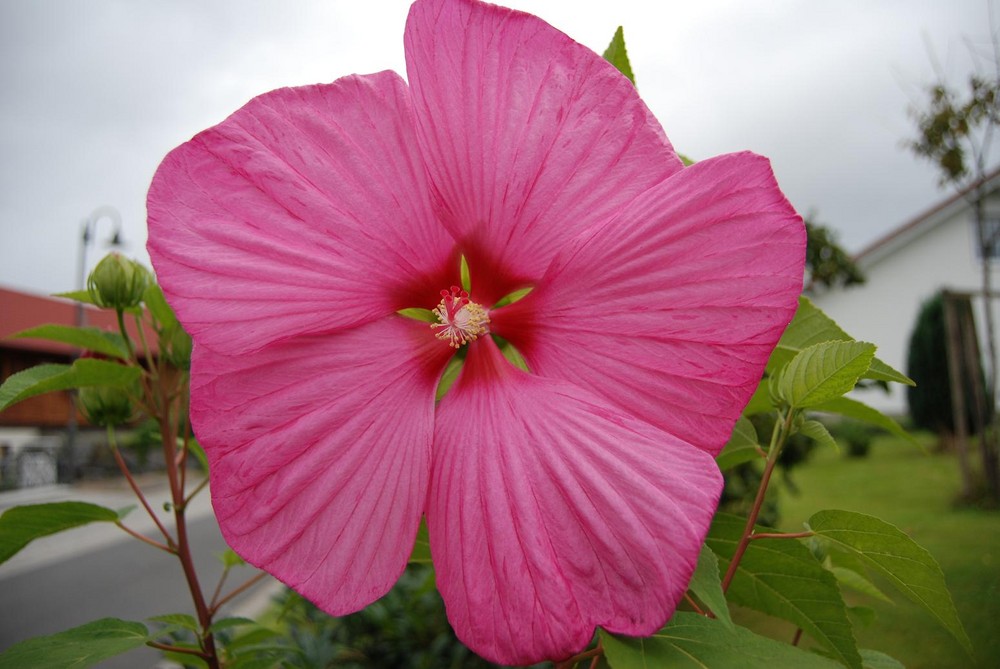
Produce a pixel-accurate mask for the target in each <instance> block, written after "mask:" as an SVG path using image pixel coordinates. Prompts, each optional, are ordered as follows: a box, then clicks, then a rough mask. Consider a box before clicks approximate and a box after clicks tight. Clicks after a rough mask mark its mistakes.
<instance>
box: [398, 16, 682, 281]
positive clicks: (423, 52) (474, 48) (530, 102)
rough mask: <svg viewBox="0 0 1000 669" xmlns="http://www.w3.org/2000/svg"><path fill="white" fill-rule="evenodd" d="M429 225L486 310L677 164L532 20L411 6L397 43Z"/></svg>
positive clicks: (619, 95) (632, 99) (652, 126)
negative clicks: (435, 216)
mask: <svg viewBox="0 0 1000 669" xmlns="http://www.w3.org/2000/svg"><path fill="white" fill-rule="evenodd" d="M404 43H405V46H406V62H407V68H406V69H407V76H408V79H409V82H410V90H411V91H412V93H413V100H414V109H415V113H416V120H417V136H418V138H419V141H420V147H421V150H422V152H423V154H424V158H425V160H426V162H427V166H428V171H429V173H430V177H431V182H432V187H433V189H434V194H435V196H436V205H437V207H438V209H439V215H440V217H441V220H442V222H444V224H445V225H446V226H447V227H448V229H449V230H451V231H452V233H453V235H454V236H455V238H456V239H458V240H459V241H460V242H461V243H462V245H463V252H464V253H465V254H466V255H467V256H468V258H469V260H470V269H471V271H472V272H473V287H474V288H475V290H476V294H477V295H479V296H483V295H485V296H486V297H483V299H484V300H487V301H493V300H495V299H497V298H499V297H502V296H503V294H506V293H507V292H509V291H510V290H513V289H514V288H516V287H519V285H523V284H525V283H534V282H535V281H537V280H538V279H539V278H540V277H541V276H542V274H543V273H544V271H545V269H546V267H548V265H549V262H550V261H551V259H552V257H553V256H554V254H555V253H556V252H557V251H558V250H559V249H560V248H561V247H562V246H563V245H564V244H566V243H567V242H568V241H569V240H570V239H572V238H573V236H574V235H576V234H577V233H579V232H580V231H582V230H584V229H586V228H587V227H589V226H591V225H593V224H594V223H596V222H601V221H604V220H607V219H608V218H610V217H611V216H613V215H614V214H615V213H617V212H618V211H619V210H620V209H621V208H622V206H623V205H624V204H625V203H627V202H629V201H630V200H631V199H632V198H634V197H635V196H636V195H637V194H638V193H641V192H643V191H644V190H646V189H647V188H649V187H650V186H651V185H653V184H655V183H657V182H659V181H661V180H662V179H664V178H666V177H667V176H669V175H670V174H672V173H674V172H676V171H677V170H679V169H681V162H680V160H679V159H678V158H677V156H676V154H675V153H674V151H673V149H672V147H671V146H670V143H669V142H668V141H667V138H666V137H665V136H664V134H663V131H662V129H661V128H660V125H659V124H658V123H657V121H656V119H655V118H654V117H653V115H652V114H651V113H650V111H649V109H647V108H646V105H645V104H644V103H643V102H642V100H641V99H640V98H639V95H638V94H637V93H636V90H635V87H634V86H633V85H632V84H631V83H630V82H629V81H628V80H627V79H626V78H625V77H623V76H622V75H621V74H620V73H619V72H618V71H617V70H615V69H614V67H612V66H611V65H610V64H609V63H607V62H606V61H605V60H604V59H603V58H601V57H600V56H598V55H597V54H595V53H594V52H592V51H590V50H589V49H587V48H586V47H584V46H582V45H580V44H577V43H576V42H574V41H573V40H571V39H570V38H569V37H567V36H566V35H564V34H563V33H561V32H559V31H558V30H556V29H555V28H553V27H551V26H549V25H548V24H546V23H545V22H544V21H542V20H541V19H538V18H537V17H534V16H531V15H529V14H524V13H521V12H518V11H513V10H510V9H506V8H503V7H496V6H494V5H489V4H486V3H481V2H476V1H474V0H462V1H458V2H455V1H446V0H418V1H417V2H415V3H414V4H413V6H412V8H411V9H410V15H409V18H408V20H407V24H406V33H405V36H404Z"/></svg>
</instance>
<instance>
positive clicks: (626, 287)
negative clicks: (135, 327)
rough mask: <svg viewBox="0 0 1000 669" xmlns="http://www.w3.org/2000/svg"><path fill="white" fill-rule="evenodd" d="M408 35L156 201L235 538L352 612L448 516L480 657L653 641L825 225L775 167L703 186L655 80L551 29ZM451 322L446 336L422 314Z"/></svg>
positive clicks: (199, 165)
mask: <svg viewBox="0 0 1000 669" xmlns="http://www.w3.org/2000/svg"><path fill="white" fill-rule="evenodd" d="M404 43H405V49H406V62H407V74H408V76H409V85H407V83H406V82H404V81H403V80H402V79H401V78H400V77H399V76H397V75H396V74H394V73H392V72H381V73H379V74H373V75H367V76H351V77H345V78H343V79H339V80H337V81H335V82H334V83H332V84H326V85H317V86H307V87H302V88H286V89H280V90H276V91H272V92H270V93H266V94H264V95H262V96H260V97H258V98H255V99H254V100H252V101H250V102H249V103H248V104H247V105H246V106H245V107H243V108H242V109H240V110H239V111H237V112H236V113H235V114H233V115H232V116H231V117H229V118H228V119H226V120H225V121H224V122H222V123H221V124H219V125H217V126H215V127H213V128H210V129H209V130H206V131H204V132H202V133H201V134H199V135H197V136H196V137H195V138H194V139H192V140H191V141H190V142H188V143H186V144H184V145H182V146H180V147H178V148H177V149H175V150H174V151H172V152H171V153H170V154H169V155H168V156H167V158H166V159H165V160H164V162H163V164H162V165H161V166H160V168H159V170H158V171H157V173H156V176H155V178H154V180H153V184H152V187H151V188H150V192H149V201H148V209H149V253H150V256H151V257H152V259H153V263H154V265H155V267H156V270H157V274H158V276H159V279H160V281H161V283H162V285H163V289H164V291H165V293H166V294H167V296H168V299H169V300H170V302H171V304H173V306H174V308H175V309H176V310H177V313H178V315H179V317H180V319H181V321H182V322H183V323H184V325H185V327H186V328H187V329H188V330H189V332H190V333H191V335H192V337H193V338H194V341H195V351H194V357H193V361H192V381H191V385H192V407H191V418H192V421H193V424H194V426H195V429H196V432H197V434H198V438H199V439H200V441H201V443H202V444H203V445H204V447H205V450H206V451H207V453H208V456H209V459H210V461H211V477H212V498H213V503H214V506H215V510H216V513H217V515H218V518H219V522H220V524H221V527H222V530H223V533H224V535H225V537H226V540H227V541H228V542H229V544H230V545H231V546H232V547H233V548H234V549H235V550H236V551H237V552H238V553H240V554H241V555H242V556H244V557H245V558H246V559H247V560H248V561H250V562H251V563H253V564H255V565H258V566H260V567H262V568H264V569H266V570H268V571H270V572H271V573H272V574H274V575H275V576H277V577H278V578H279V579H281V580H282V581H284V582H285V583H287V584H288V585H290V586H291V587H293V588H295V589H296V590H298V591H299V592H301V593H302V594H304V595H305V596H307V597H309V598H310V599H312V600H313V601H315V602H316V603H317V604H318V605H320V606H321V607H322V608H324V609H325V610H327V611H329V612H330V613H332V614H344V613H347V612H350V611H354V610H357V609H359V608H361V607H364V606H365V605H367V604H369V603H370V602H372V601H374V600H375V599H377V598H378V597H380V596H381V595H383V594H384V593H385V592H386V591H387V590H388V589H389V588H390V587H391V586H392V585H393V583H394V582H395V581H396V580H397V578H398V577H399V574H400V573H401V571H402V570H403V568H404V566H405V564H406V561H407V558H408V556H409V554H410V551H411V548H412V546H413V542H414V537H415V535H416V532H417V529H418V526H419V523H420V520H421V517H426V520H427V525H428V528H429V534H430V543H431V552H432V555H433V559H434V565H435V569H436V575H437V582H438V587H439V589H440V591H441V594H442V596H443V598H444V601H445V604H446V606H447V612H448V617H449V619H450V621H451V623H452V625H453V626H454V628H455V630H456V632H457V633H458V636H459V637H460V638H461V639H462V640H463V641H464V642H465V643H466V644H468V645H469V646H470V647H471V648H472V649H473V650H475V651H476V652H477V653H479V654H480V655H482V656H484V657H486V658H489V659H490V660H493V661H496V662H501V663H505V664H519V663H530V662H535V661H538V660H541V659H544V658H553V659H559V658H564V657H566V656H568V655H570V654H572V653H573V652H575V651H578V650H580V649H581V648H582V647H584V646H585V645H586V644H587V643H588V642H589V641H590V639H591V637H592V635H593V632H594V628H595V626H602V627H604V628H605V629H608V630H610V631H612V632H618V633H623V634H632V635H648V634H650V633H652V632H654V631H655V630H656V629H658V628H659V627H660V626H661V625H663V623H664V622H665V621H666V620H667V619H668V618H669V617H670V615H671V613H672V612H673V610H674V607H675V605H676V602H677V601H678V600H679V599H680V598H681V596H682V595H683V593H684V590H685V588H686V587H687V583H688V580H689V579H690V576H691V573H692V570H693V569H694V565H695V562H696V559H697V555H698V552H699V548H700V546H701V543H702V541H703V539H704V535H705V533H706V531H707V528H708V524H709V521H710V520H711V517H712V515H713V512H714V510H715V506H716V503H717V500H718V495H719V491H720V486H721V477H720V475H719V471H718V469H717V467H716V465H715V462H714V460H713V455H715V454H716V453H717V452H718V451H719V449H720V448H721V447H722V445H723V444H724V443H725V441H726V439H727V437H728V435H729V433H730V431H731V429H732V426H733V423H734V421H735V420H736V418H737V417H738V415H739V413H740V411H741V410H742V408H743V406H744V405H745V403H746V402H747V400H748V398H749V396H750V394H751V393H752V392H753V390H754V388H755V387H756V385H757V382H758V380H759V378H760V375H761V370H762V368H763V365H764V363H765V361H766V360H767V358H768V355H769V354H770V352H771V349H772V348H773V346H774V344H775V342H776V341H777V339H778V337H779V336H780V334H781V332H782V330H783V329H784V327H785V326H786V325H787V323H788V321H789V320H790V318H791V316H792V314H793V312H794V310H795V306H796V296H797V295H798V293H799V291H800V290H801V286H802V268H803V256H804V252H803V251H804V245H805V234H804V230H803V227H802V223H801V219H800V218H799V217H798V216H797V215H796V214H795V212H794V211H793V209H792V208H791V206H790V205H789V204H788V202H787V201H786V199H785V197H784V196H783V195H782V193H781V191H780V190H779V189H778V187H777V185H776V183H775V181H774V177H773V175H772V173H771V169H770V167H769V164H768V162H767V161H766V160H765V159H763V158H760V157H758V156H755V155H752V154H749V153H741V154H735V155H726V156H722V157H719V158H714V159H711V160H705V161H704V162H701V163H698V164H697V165H694V166H692V167H687V168H684V167H683V166H682V163H681V161H680V160H679V159H678V157H677V155H676V154H675V152H674V151H673V149H672V147H671V145H670V143H669V142H668V141H667V138H666V137H665V136H664V134H663V131H662V130H661V128H660V126H659V125H658V123H657V122H656V120H655V119H654V118H653V116H652V114H651V113H650V112H649V110H648V109H647V108H646V107H645V105H644V104H643V103H642V101H641V100H640V99H639V97H638V95H637V94H636V91H635V89H634V88H633V87H632V85H631V84H630V83H629V82H628V81H627V80H626V79H625V78H624V77H622V76H621V75H620V74H619V73H618V72H617V71H615V70H614V68H612V67H611V66H610V65H609V64H608V63H606V62H604V61H603V60H602V59H601V58H600V57H598V56H597V55H595V54H594V53H593V52H591V51H589V50H588V49H586V48H584V47H582V46H580V45H579V44H577V43H575V42H573V41H572V40H571V39H569V38H568V37H566V36H565V35H563V34H562V33H560V32H558V31H557V30H555V29H553V28H551V27H550V26H548V25H547V24H545V23H544V22H542V21H541V20H539V19H537V18H535V17H533V16H530V15H527V14H523V13H520V12H516V11H511V10H507V9H503V8H499V7H494V6H492V5H487V4H482V3H479V2H476V1H475V0H418V1H417V2H416V3H415V4H414V5H413V7H412V9H411V10H410V15H409V18H408V21H407V25H406V32H405V36H404ZM462 256H464V257H465V258H466V260H467V261H468V266H469V272H470V276H471V291H470V293H471V294H468V295H466V294H463V293H460V292H459V291H458V290H457V289H456V290H452V288H451V287H452V286H454V285H457V284H460V270H459V267H460V258H461V257H462ZM526 287H531V288H533V290H532V291H531V292H530V294H528V295H527V297H525V298H524V299H521V300H520V301H517V302H515V303H513V304H510V305H508V306H503V307H500V308H496V307H495V306H494V305H495V304H496V303H497V302H498V301H499V300H500V299H501V298H502V297H503V296H505V295H508V294H510V293H511V292H513V291H516V290H519V289H523V288H526ZM442 291H443V293H444V294H443V295H442ZM435 305H437V313H438V314H439V315H440V319H441V322H440V323H439V324H438V326H437V327H428V324H427V323H422V322H418V321H416V320H413V319H409V318H404V317H402V316H400V315H399V314H398V313H397V312H398V311H399V310H401V309H404V308H414V307H418V308H424V309H432V308H435ZM495 337H501V338H502V340H506V341H507V342H510V343H511V344H512V345H513V346H514V347H516V349H517V350H518V351H519V352H520V353H521V354H522V355H523V357H524V359H525V360H526V362H527V365H528V367H529V369H530V373H526V372H524V371H521V370H520V369H517V368H515V367H514V366H512V365H511V364H510V363H509V362H507V360H506V358H505V357H504V355H503V354H502V353H501V350H500V349H499V348H498V344H497V341H498V340H497V339H495ZM502 340H500V341H502ZM466 342H467V343H466ZM459 346H460V347H461V351H462V352H464V354H465V360H464V366H463V368H462V370H461V374H460V376H459V378H458V380H457V382H456V383H455V385H454V386H452V388H451V389H450V391H449V392H448V393H447V394H446V395H445V397H444V398H443V399H442V400H441V401H440V402H439V403H435V390H436V388H437V386H438V382H439V379H440V378H441V375H442V371H443V370H444V368H445V365H446V364H447V363H448V361H449V359H450V358H451V357H452V356H453V355H455V354H456V347H459Z"/></svg>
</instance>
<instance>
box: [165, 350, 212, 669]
mask: <svg viewBox="0 0 1000 669" xmlns="http://www.w3.org/2000/svg"><path fill="white" fill-rule="evenodd" d="M158 364H163V363H162V361H159V362H158ZM156 380H157V383H156V385H155V388H156V392H157V393H158V394H159V399H160V401H159V402H154V404H156V405H158V406H159V408H160V416H159V422H160V439H161V440H162V442H163V456H164V457H163V459H164V461H165V462H166V465H167V480H168V481H169V483H170V494H171V498H172V501H173V510H174V522H175V524H176V526H177V558H178V559H179V560H180V561H181V569H183V571H184V578H185V579H186V580H187V584H188V590H189V591H190V592H191V600H192V601H193V603H194V608H195V612H196V613H197V614H198V624H199V625H200V626H201V646H202V649H203V650H204V655H203V656H202V657H204V659H205V662H206V663H207V664H208V666H209V669H219V658H218V655H217V653H216V650H215V638H214V636H213V635H212V633H211V631H209V630H210V628H211V626H212V614H213V612H212V611H211V610H210V609H209V607H208V605H207V604H206V603H205V595H204V593H203V592H202V590H201V585H200V584H199V583H198V574H197V572H196V571H195V567H194V560H193V559H192V557H191V544H190V540H189V538H188V529H187V519H186V517H185V511H186V508H185V502H186V500H185V499H184V478H183V474H182V472H181V471H179V467H178V462H177V431H176V427H175V423H174V421H173V419H172V417H171V402H170V400H169V399H168V397H169V395H170V392H169V391H170V389H169V388H167V387H166V383H165V379H164V374H159V375H158V378H157V379H156ZM182 404H183V403H182Z"/></svg>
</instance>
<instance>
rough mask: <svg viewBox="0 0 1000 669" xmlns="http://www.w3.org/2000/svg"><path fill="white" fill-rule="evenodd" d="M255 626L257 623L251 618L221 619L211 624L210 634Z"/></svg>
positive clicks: (234, 617)
mask: <svg viewBox="0 0 1000 669" xmlns="http://www.w3.org/2000/svg"><path fill="white" fill-rule="evenodd" d="M256 624H258V623H257V621H256V620H253V619H251V618H243V617H241V616H233V617H231V618H223V619H221V620H216V621H215V622H214V623H212V627H211V628H210V629H211V631H212V633H215V632H220V631H222V630H227V629H231V628H233V627H246V626H247V625H256ZM265 629H266V628H265Z"/></svg>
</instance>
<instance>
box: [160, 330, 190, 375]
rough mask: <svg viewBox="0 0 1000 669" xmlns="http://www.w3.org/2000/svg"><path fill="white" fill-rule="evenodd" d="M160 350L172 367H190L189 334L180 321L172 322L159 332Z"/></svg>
mask: <svg viewBox="0 0 1000 669" xmlns="http://www.w3.org/2000/svg"><path fill="white" fill-rule="evenodd" d="M160 351H161V353H162V354H163V356H164V357H165V358H166V360H167V362H168V363H170V364H171V365H172V366H173V367H176V368H177V369H190V368H191V336H190V335H189V334H188V333H187V332H185V331H184V328H182V327H181V324H180V323H174V324H173V325H171V326H169V327H166V328H164V329H163V332H161V333H160Z"/></svg>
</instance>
